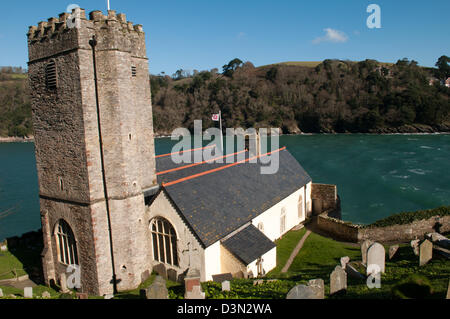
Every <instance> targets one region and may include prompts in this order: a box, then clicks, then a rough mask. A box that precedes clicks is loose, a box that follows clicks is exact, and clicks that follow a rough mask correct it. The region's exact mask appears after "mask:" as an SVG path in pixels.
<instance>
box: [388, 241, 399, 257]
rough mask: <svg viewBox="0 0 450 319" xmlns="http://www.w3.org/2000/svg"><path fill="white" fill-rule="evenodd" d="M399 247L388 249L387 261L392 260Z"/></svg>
mask: <svg viewBox="0 0 450 319" xmlns="http://www.w3.org/2000/svg"><path fill="white" fill-rule="evenodd" d="M399 247H400V246H399V245H394V246H391V247H389V260H391V259H392V258H394V256H395V254H396V253H397V251H398V248H399Z"/></svg>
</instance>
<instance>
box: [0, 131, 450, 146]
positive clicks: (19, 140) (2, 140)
mask: <svg viewBox="0 0 450 319" xmlns="http://www.w3.org/2000/svg"><path fill="white" fill-rule="evenodd" d="M314 135H325V136H333V135H373V136H396V135H399V136H428V135H450V132H432V133H422V132H416V133H297V134H280V136H314ZM155 138H157V139H162V138H171V135H167V134H155ZM33 142H34V137H28V138H23V137H17V136H14V137H2V136H0V144H3V143H33Z"/></svg>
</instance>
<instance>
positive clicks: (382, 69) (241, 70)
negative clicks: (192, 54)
mask: <svg viewBox="0 0 450 319" xmlns="http://www.w3.org/2000/svg"><path fill="white" fill-rule="evenodd" d="M180 71H182V70H180ZM183 74H188V73H183V72H178V75H174V76H173V77H170V76H167V75H165V76H163V75H151V76H150V81H151V91H152V92H151V93H152V101H153V114H154V127H155V132H156V133H157V134H161V135H167V134H170V133H171V132H172V131H173V130H174V129H175V128H178V127H187V128H189V129H192V128H193V122H194V120H197V119H201V120H203V126H204V128H208V127H213V126H215V123H213V122H212V121H211V114H212V113H216V112H218V111H219V109H220V110H221V111H222V114H223V120H224V127H243V128H248V127H255V128H259V127H277V128H281V129H282V131H283V132H284V133H294V134H295V133H300V132H304V133H321V132H322V133H333V132H337V133H345V132H350V133H356V132H364V133H366V132H369V133H415V132H436V131H447V132H450V100H449V98H450V89H449V88H446V87H445V86H443V85H440V84H439V81H435V83H434V84H433V85H430V79H432V78H434V77H435V76H436V74H439V72H438V70H437V69H433V68H422V67H420V66H418V65H417V63H416V62H415V61H409V60H405V59H403V60H399V61H398V62H397V63H395V64H392V63H380V62H377V61H375V60H366V61H361V62H352V61H340V60H325V61H323V62H283V63H276V64H272V65H266V66H261V67H258V68H255V67H254V66H253V64H252V63H250V62H246V63H242V61H240V60H239V59H235V60H233V61H230V63H228V64H227V65H225V67H224V72H223V73H219V72H218V70H217V69H215V70H211V71H202V72H196V73H195V74H194V75H189V74H188V76H183ZM26 79H27V76H26V74H24V73H23V70H21V69H14V68H0V136H30V135H32V134H33V132H32V125H31V107H30V100H29V95H28V85H27V80H26Z"/></svg>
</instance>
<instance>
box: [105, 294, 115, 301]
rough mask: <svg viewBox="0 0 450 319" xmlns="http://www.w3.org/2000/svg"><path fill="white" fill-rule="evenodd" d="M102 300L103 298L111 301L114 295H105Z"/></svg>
mask: <svg viewBox="0 0 450 319" xmlns="http://www.w3.org/2000/svg"><path fill="white" fill-rule="evenodd" d="M103 298H104V299H108V300H109V299H113V298H114V295H113V294H106V295H104V296H103Z"/></svg>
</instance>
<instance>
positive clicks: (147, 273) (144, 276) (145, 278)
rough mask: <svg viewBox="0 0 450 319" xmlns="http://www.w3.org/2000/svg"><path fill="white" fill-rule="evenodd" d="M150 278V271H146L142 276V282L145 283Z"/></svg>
mask: <svg viewBox="0 0 450 319" xmlns="http://www.w3.org/2000/svg"><path fill="white" fill-rule="evenodd" d="M148 278H150V271H149V270H146V271H144V272H143V273H142V274H141V281H142V282H144V281H146V280H147V279H148Z"/></svg>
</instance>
